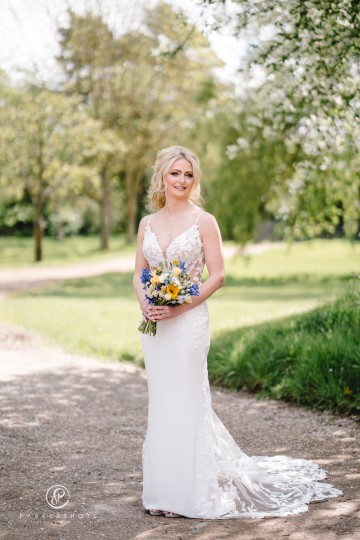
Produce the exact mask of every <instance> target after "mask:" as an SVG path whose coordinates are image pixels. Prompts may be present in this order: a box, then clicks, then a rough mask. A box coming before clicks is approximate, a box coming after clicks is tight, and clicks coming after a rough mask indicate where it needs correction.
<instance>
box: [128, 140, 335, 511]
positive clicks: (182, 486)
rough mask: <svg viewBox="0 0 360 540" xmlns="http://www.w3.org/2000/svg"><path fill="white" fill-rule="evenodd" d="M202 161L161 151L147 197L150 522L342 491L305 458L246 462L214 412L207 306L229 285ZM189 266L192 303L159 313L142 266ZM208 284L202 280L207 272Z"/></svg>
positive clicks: (303, 504)
mask: <svg viewBox="0 0 360 540" xmlns="http://www.w3.org/2000/svg"><path fill="white" fill-rule="evenodd" d="M200 178H201V170H200V165H199V160H198V158H197V157H196V155H194V153H193V152H192V151H191V150H189V149H188V148H184V147H181V146H171V147H169V148H164V149H162V150H160V152H158V155H157V160H156V163H155V166H154V172H153V175H152V178H151V183H150V187H149V190H148V194H147V195H148V209H149V210H150V211H151V214H150V215H148V216H145V217H143V218H142V220H141V221H140V224H139V230H138V245H137V252H136V262H135V272H134V289H135V292H136V296H137V299H138V301H139V304H140V308H141V311H142V314H143V317H144V318H145V319H146V318H147V319H151V320H152V321H156V322H157V332H156V335H155V336H152V335H149V334H141V339H142V347H143V353H144V362H145V367H146V374H147V381H148V393H149V403H148V426H147V432H146V437H145V441H144V444H143V447H142V465H143V482H142V484H143V493H142V502H143V506H144V508H145V509H146V510H147V511H148V512H149V513H150V514H152V515H165V516H166V517H176V516H186V517H189V518H201V519H225V518H238V517H253V518H262V517H266V516H287V515H290V514H298V513H300V512H305V511H306V510H308V504H309V503H310V502H311V501H315V500H317V501H320V500H323V499H327V498H330V497H337V496H339V495H341V494H342V492H341V491H340V490H338V489H336V488H335V487H333V486H332V485H331V484H326V483H323V482H319V480H322V479H323V478H325V477H326V473H325V471H324V470H322V469H320V468H319V467H318V465H316V464H315V463H312V462H311V461H307V460H305V459H292V458H290V457H287V456H283V455H277V456H273V457H265V456H252V457H249V456H247V455H246V454H245V453H244V452H243V451H242V450H241V449H240V447H239V446H238V445H237V444H236V442H235V440H234V439H233V438H232V436H231V435H230V433H229V432H228V430H227V429H226V428H225V426H224V424H223V423H222V422H221V420H220V419H219V417H218V416H217V415H216V413H215V411H214V410H213V409H212V403H211V395H210V388H209V380H208V371H207V354H208V351H209V346H210V329H209V312H208V306H207V302H206V301H207V299H208V298H209V297H210V296H211V295H212V294H213V293H215V292H216V291H217V290H218V289H219V288H220V287H221V286H222V285H223V284H224V260H223V254H222V241H221V234H220V230H219V227H218V224H217V222H216V219H215V217H214V216H213V215H211V214H210V213H208V212H206V211H204V210H203V208H202V206H201V193H200ZM175 258H177V259H179V260H183V261H184V262H185V265H186V268H187V270H188V272H189V273H190V276H191V280H192V281H193V282H194V283H195V282H198V283H199V291H200V295H199V296H193V297H192V303H186V304H182V305H176V306H152V305H151V304H150V303H149V302H148V300H147V299H146V298H145V291H144V290H143V288H142V283H141V279H140V278H141V270H142V268H145V267H147V268H150V267H152V266H156V265H157V264H158V263H159V262H160V261H162V262H166V261H172V260H173V259H175ZM205 264H206V267H207V270H208V274H209V277H208V278H207V279H206V280H205V281H204V282H201V276H202V272H203V268H204V265H205Z"/></svg>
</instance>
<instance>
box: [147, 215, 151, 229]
mask: <svg viewBox="0 0 360 540" xmlns="http://www.w3.org/2000/svg"><path fill="white" fill-rule="evenodd" d="M148 218H149V219H148V222H147V224H148V227H149V225H150V218H151V214H149V216H148Z"/></svg>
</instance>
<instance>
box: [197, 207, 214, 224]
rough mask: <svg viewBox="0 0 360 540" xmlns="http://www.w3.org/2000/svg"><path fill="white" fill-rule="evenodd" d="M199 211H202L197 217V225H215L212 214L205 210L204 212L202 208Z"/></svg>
mask: <svg viewBox="0 0 360 540" xmlns="http://www.w3.org/2000/svg"><path fill="white" fill-rule="evenodd" d="M201 210H202V211H201V213H200V215H199V223H203V224H204V225H210V224H215V223H216V224H217V221H216V218H215V216H214V215H213V214H211V213H210V212H208V211H207V210H204V208H201Z"/></svg>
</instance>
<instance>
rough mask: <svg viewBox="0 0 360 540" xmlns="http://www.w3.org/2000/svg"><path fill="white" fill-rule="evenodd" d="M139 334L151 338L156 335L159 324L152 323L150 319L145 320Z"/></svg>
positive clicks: (140, 325) (141, 324) (140, 326)
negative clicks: (147, 335)
mask: <svg viewBox="0 0 360 540" xmlns="http://www.w3.org/2000/svg"><path fill="white" fill-rule="evenodd" d="M138 330H139V332H142V333H143V334H149V335H151V336H155V335H156V330H157V323H156V321H151V320H150V319H145V320H143V321H141V323H140V324H139V327H138Z"/></svg>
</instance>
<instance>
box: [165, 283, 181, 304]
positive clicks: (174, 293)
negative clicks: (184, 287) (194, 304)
mask: <svg viewBox="0 0 360 540" xmlns="http://www.w3.org/2000/svg"><path fill="white" fill-rule="evenodd" d="M179 291H180V289H179V288H178V287H176V286H175V285H169V286H168V287H167V289H166V292H167V293H168V294H171V297H172V299H173V300H176V299H177V297H178V294H179Z"/></svg>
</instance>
